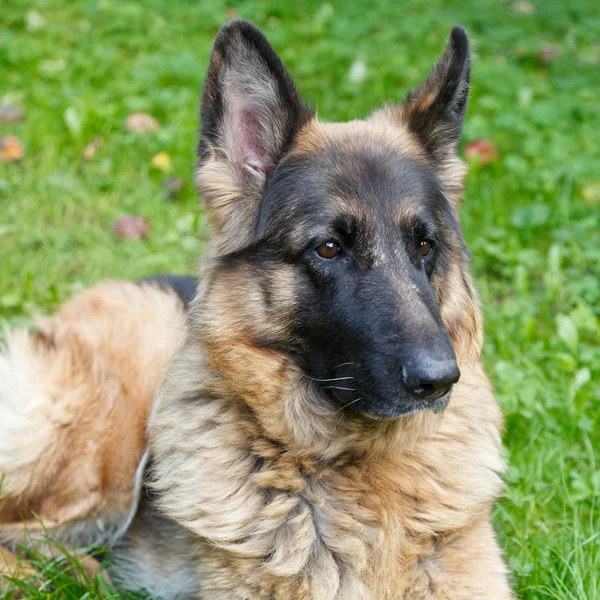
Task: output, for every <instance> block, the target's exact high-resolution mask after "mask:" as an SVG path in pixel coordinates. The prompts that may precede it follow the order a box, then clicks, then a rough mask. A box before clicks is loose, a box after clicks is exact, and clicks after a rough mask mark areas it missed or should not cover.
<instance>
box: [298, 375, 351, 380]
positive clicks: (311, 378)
mask: <svg viewBox="0 0 600 600" xmlns="http://www.w3.org/2000/svg"><path fill="white" fill-rule="evenodd" d="M303 375H304V373H303ZM304 377H306V378H307V379H310V380H311V381H341V380H342V379H354V377H330V378H327V379H317V378H316V377H310V376H308V375H304Z"/></svg>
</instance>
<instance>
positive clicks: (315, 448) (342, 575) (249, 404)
mask: <svg viewBox="0 0 600 600" xmlns="http://www.w3.org/2000/svg"><path fill="white" fill-rule="evenodd" d="M394 118H395V115H394V114H393V112H392V111H391V110H390V109H384V110H383V111H380V112H378V113H376V114H375V115H374V116H373V117H372V118H371V119H368V120H366V121H364V122H352V123H350V124H344V125H338V124H322V123H318V122H317V121H316V120H315V121H313V122H311V123H309V124H308V125H307V126H306V127H305V128H304V130H303V131H302V133H301V134H300V135H299V137H298V143H297V146H295V147H294V149H293V150H292V152H319V151H322V150H323V148H325V147H326V146H327V144H330V143H344V144H346V145H347V147H348V149H349V150H350V151H351V150H352V149H355V147H354V146H353V144H358V145H359V146H360V145H361V144H365V143H366V144H392V145H394V146H395V147H397V148H400V149H401V151H402V152H405V153H406V154H407V155H410V156H411V157H412V158H413V159H414V160H415V161H421V160H426V157H425V155H424V152H423V150H422V149H421V148H420V146H419V144H418V142H417V141H416V140H415V139H414V137H413V136H412V135H411V134H410V133H409V132H408V131H407V130H406V129H404V128H403V127H397V126H395V125H394ZM203 169H206V167H203ZM212 172H213V166H210V167H208V169H207V170H206V171H204V170H201V172H200V174H199V179H200V180H203V181H204V184H203V185H204V186H205V187H204V189H207V188H208V187H209V184H208V183H207V181H205V180H208V179H209V178H210V176H211V173H212ZM442 177H443V178H447V179H446V180H447V182H448V190H449V194H452V193H454V192H456V190H458V187H457V185H456V182H455V181H454V180H453V179H452V176H450V175H449V174H448V172H445V173H443V174H442ZM230 189H231V190H233V188H230ZM230 201H231V202H232V203H234V204H235V202H234V198H233V191H232V197H231V198H230ZM208 208H209V211H210V210H212V209H211V204H210V203H209V204H208ZM226 226H227V225H224V226H222V227H226ZM220 231H222V229H221V230H217V235H216V236H215V240H214V249H215V250H214V251H216V252H218V250H217V249H221V250H223V249H224V250H227V249H228V243H229V240H228V239H227V238H226V237H222V236H221V235H220ZM240 235H241V236H243V235H244V230H243V229H242V230H241V232H240ZM239 243H241V242H240V240H239V239H238V240H237V241H236V244H239ZM212 265H213V263H212V262H211V261H210V260H207V261H206V262H205V263H204V267H203V283H202V287H201V289H200V292H199V295H198V297H197V299H196V301H195V303H194V304H193V305H192V307H191V333H190V336H189V338H188V341H187V343H186V345H185V347H184V348H182V350H181V351H180V352H179V353H178V355H177V357H176V358H175V359H174V361H173V362H172V364H171V366H170V367H169V369H168V371H167V375H166V378H165V383H164V384H163V386H162V388H161V390H160V392H159V395H158V411H157V414H156V415H155V418H154V419H153V422H152V425H151V429H150V431H151V447H152V452H153V456H154V460H155V463H154V483H153V485H154V487H155V489H156V491H157V492H158V501H157V502H158V506H159V507H160V509H161V510H162V511H164V513H165V514H166V515H168V516H169V517H171V518H172V519H174V520H175V521H176V522H178V523H179V524H180V525H182V526H183V527H184V528H185V530H186V531H187V532H189V533H191V534H192V535H193V536H195V539H194V542H193V546H194V548H195V551H196V552H197V557H198V558H197V560H198V563H197V564H198V585H199V586H200V590H201V591H200V592H199V597H200V598H202V599H210V600H221V599H222V600H225V599H226V600H236V599H240V600H242V599H244V600H259V599H265V600H289V599H291V598H293V599H294V600H400V599H407V600H463V599H464V600H467V599H468V600H471V599H473V598H488V599H494V600H508V599H510V598H512V597H513V596H512V594H511V591H510V588H509V586H508V583H507V570H506V568H505V565H504V563H503V560H502V558H501V555H500V551H499V549H498V545H497V543H496V540H495V536H494V532H493V529H492V527H491V525H490V510H491V506H492V504H493V502H494V501H495V499H496V498H497V497H498V496H499V495H500V494H501V492H502V489H503V484H502V481H501V479H500V475H501V474H502V472H503V470H504V465H503V462H502V460H501V456H500V455H501V440H500V433H499V432H500V430H501V427H502V418H501V414H500V411H499V409H498V407H497V405H496V402H495V399H494V396H493V393H492V390H491V386H490V383H489V381H488V379H487V377H486V375H485V373H484V370H483V367H482V364H481V346H482V318H481V312H480V307H479V303H478V300H477V296H476V294H475V291H474V288H473V284H472V281H471V277H470V274H469V272H468V266H467V265H466V264H464V263H463V262H462V258H461V257H457V262H456V265H455V268H454V270H452V271H451V272H450V273H449V274H448V275H447V277H446V278H445V279H444V281H434V286H435V287H436V290H437V292H438V299H439V302H440V310H441V314H442V318H443V320H444V323H445V325H446V327H447V329H448V331H449V333H450V335H451V338H452V340H453V344H454V347H455V351H456V354H457V358H458V361H459V364H460V368H461V379H460V382H459V383H458V384H457V385H456V386H455V388H454V391H453V394H452V398H451V401H450V405H449V407H448V409H447V410H446V411H445V412H444V413H443V414H441V415H435V414H433V413H428V412H420V413H416V414H412V415H409V416H406V417H402V418H400V419H397V420H395V421H385V422H380V421H375V420H373V419H370V418H368V417H356V416H355V417H353V418H348V417H347V416H346V415H344V414H342V413H338V412H337V411H335V410H333V408H332V406H331V405H329V404H327V403H326V402H324V403H322V404H319V402H318V401H317V400H316V398H317V395H316V394H315V392H314V388H313V387H312V385H313V384H312V383H311V382H310V381H309V380H307V379H306V378H305V377H304V376H303V375H302V374H301V373H300V372H299V370H298V368H297V367H296V366H295V364H294V363H293V361H292V360H290V358H289V356H288V355H286V354H285V353H280V352H278V351H276V350H273V349H265V348H262V347H258V346H256V345H255V344H254V343H253V340H255V339H262V338H264V337H267V338H269V337H270V336H274V337H275V338H276V337H277V333H278V332H279V331H280V330H281V329H282V328H283V327H285V323H286V322H287V321H286V319H289V318H290V315H289V314H287V312H286V311H287V310H291V308H290V307H293V293H294V292H293V290H294V289H295V288H294V285H295V284H294V280H293V273H292V272H291V271H290V272H289V273H288V272H286V270H285V268H284V267H281V268H280V276H279V284H275V286H274V289H273V290H271V291H272V293H273V298H272V302H273V304H275V305H277V306H281V310H280V316H279V317H278V319H276V320H275V321H270V322H269V321H265V318H264V315H263V314H262V308H261V307H262V302H263V300H262V296H261V293H260V289H259V284H258V283H257V282H256V281H255V279H253V277H252V274H251V273H250V272H246V271H245V269H244V267H239V268H238V269H237V270H234V271H231V270H229V271H228V272H227V274H226V275H221V274H220V273H219V272H218V271H215V270H214V268H213V266H212Z"/></svg>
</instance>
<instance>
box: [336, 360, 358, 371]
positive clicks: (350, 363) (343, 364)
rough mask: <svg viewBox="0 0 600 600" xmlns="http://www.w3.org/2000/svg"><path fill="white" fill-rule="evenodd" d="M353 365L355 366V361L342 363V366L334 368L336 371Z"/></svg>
mask: <svg viewBox="0 0 600 600" xmlns="http://www.w3.org/2000/svg"><path fill="white" fill-rule="evenodd" d="M353 364H354V361H351V362H346V363H342V364H341V365H338V366H337V367H333V368H334V370H335V369H339V368H340V367H345V366H347V365H353Z"/></svg>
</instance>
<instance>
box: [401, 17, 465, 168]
mask: <svg viewBox="0 0 600 600" xmlns="http://www.w3.org/2000/svg"><path fill="white" fill-rule="evenodd" d="M470 72H471V66H470V58H469V40H468V38H467V32H466V31H465V30H464V29H463V28H462V27H454V28H453V29H452V33H451V34H450V39H449V40H448V44H447V45H446V50H445V52H444V54H443V56H442V57H441V58H440V59H439V60H438V62H437V63H436V65H435V66H434V67H433V69H432V70H431V72H430V73H429V75H428V77H427V79H425V81H424V82H423V83H422V84H421V85H419V86H418V87H417V88H416V89H414V90H413V91H412V92H410V93H409V94H408V95H407V96H406V98H405V99H404V101H403V103H402V105H401V106H400V118H401V120H402V122H403V123H404V124H405V125H406V126H408V128H409V129H410V130H411V131H412V132H413V133H414V134H415V135H416V136H417V137H418V139H419V140H420V142H421V143H422V144H423V146H424V148H425V150H426V151H427V153H428V155H429V156H430V157H431V158H433V159H434V161H435V162H437V163H438V166H440V163H443V162H444V161H446V160H447V159H448V157H449V156H450V155H454V154H455V152H456V143H457V141H458V138H459V137H460V133H461V130H462V123H463V119H464V116H465V110H466V107H467V99H468V96H469V81H470Z"/></svg>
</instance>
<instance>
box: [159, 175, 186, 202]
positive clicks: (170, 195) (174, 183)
mask: <svg viewBox="0 0 600 600" xmlns="http://www.w3.org/2000/svg"><path fill="white" fill-rule="evenodd" d="M163 187H164V190H165V198H166V199H167V200H169V201H171V202H172V201H173V200H175V199H176V198H177V196H179V194H180V193H181V192H182V190H183V189H184V188H185V179H182V178H181V177H168V178H167V179H165V183H164V186H163Z"/></svg>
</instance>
